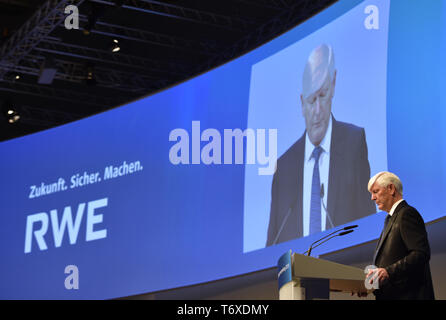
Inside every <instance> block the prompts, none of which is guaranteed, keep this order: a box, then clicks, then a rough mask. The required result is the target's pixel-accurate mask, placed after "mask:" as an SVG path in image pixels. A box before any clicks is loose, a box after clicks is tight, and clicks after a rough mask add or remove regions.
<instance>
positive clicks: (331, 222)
mask: <svg viewBox="0 0 446 320" xmlns="http://www.w3.org/2000/svg"><path fill="white" fill-rule="evenodd" d="M324 195H325V192H324V184H323V183H322V185H321V202H322V207H324V210H325V213H326V214H327V217H328V221H329V222H330V224H331V227H332V228H334V223H333V220H331V216H330V213H329V212H328V210H327V207H326V206H325V203H324Z"/></svg>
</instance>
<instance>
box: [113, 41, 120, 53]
mask: <svg viewBox="0 0 446 320" xmlns="http://www.w3.org/2000/svg"><path fill="white" fill-rule="evenodd" d="M119 50H121V47H120V46H119V41H118V39H113V42H112V45H111V51H112V52H118V51H119Z"/></svg>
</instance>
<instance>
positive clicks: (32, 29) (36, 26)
mask: <svg viewBox="0 0 446 320" xmlns="http://www.w3.org/2000/svg"><path fill="white" fill-rule="evenodd" d="M82 2H84V0H48V1H46V2H45V3H44V4H43V5H42V6H41V7H40V8H39V9H38V10H37V11H36V12H35V13H34V15H33V16H32V17H31V18H30V19H28V20H27V21H26V22H25V24H24V25H23V26H22V27H20V28H19V29H18V30H17V31H16V32H15V33H14V34H13V35H12V36H11V38H9V39H8V40H7V41H6V42H5V43H4V44H3V45H2V46H1V48H0V64H3V65H16V64H18V63H19V62H20V60H21V59H22V58H23V57H24V56H25V55H27V54H28V53H29V52H30V51H31V50H32V49H33V48H34V47H35V46H37V44H39V42H40V41H41V39H43V38H44V37H45V36H47V35H49V34H50V33H51V32H52V31H53V30H54V28H56V27H57V26H58V25H59V24H60V23H62V22H63V21H64V20H65V18H66V16H65V11H64V10H65V7H66V6H67V5H70V4H73V5H76V6H80V5H81V4H82ZM4 75H5V71H4V70H0V80H1V79H3V76H4Z"/></svg>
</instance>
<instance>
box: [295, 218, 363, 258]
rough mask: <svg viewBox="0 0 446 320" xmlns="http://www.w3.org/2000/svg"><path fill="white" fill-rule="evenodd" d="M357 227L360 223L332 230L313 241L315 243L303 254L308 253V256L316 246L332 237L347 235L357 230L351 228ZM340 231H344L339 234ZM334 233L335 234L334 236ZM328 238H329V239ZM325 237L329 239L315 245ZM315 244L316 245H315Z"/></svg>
mask: <svg viewBox="0 0 446 320" xmlns="http://www.w3.org/2000/svg"><path fill="white" fill-rule="evenodd" d="M357 227H358V225H351V226H347V227H344V228H341V229H338V230H336V231H334V232H332V233H329V234H327V235H326V236H324V237H322V238H320V239H319V240H316V241H315V242H313V243H312V244H311V245H310V248H309V249H308V250H307V251H305V252H304V253H302V254H307V256H310V255H311V251H312V250H313V249H314V248H316V247H319V246H320V245H321V244H322V243H325V242H327V241H328V240H330V239H332V238H334V237H338V236H344V235H346V234H349V233H351V232H353V231H355V230H351V229H354V228H357ZM343 230H345V231H343ZM339 231H343V232H341V233H339V234H336V233H338V232H339ZM334 234H336V235H334ZM333 235H334V236H333ZM330 236H331V237H330ZM327 238H328V239H327ZM324 239H327V240H325V241H323V242H321V243H319V244H318V245H317V246H314V245H315V244H316V243H318V242H320V241H322V240H324ZM313 246H314V247H313Z"/></svg>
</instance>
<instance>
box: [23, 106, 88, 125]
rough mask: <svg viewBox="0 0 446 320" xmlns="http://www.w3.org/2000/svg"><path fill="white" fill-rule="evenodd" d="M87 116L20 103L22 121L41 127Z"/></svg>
mask: <svg viewBox="0 0 446 320" xmlns="http://www.w3.org/2000/svg"><path fill="white" fill-rule="evenodd" d="M83 117H85V115H81V114H77V113H73V112H63V111H59V110H49V109H47V108H42V107H36V106H29V105H23V104H21V105H20V122H21V123H23V124H29V125H34V126H40V127H53V126H56V125H60V124H64V123H68V122H72V121H75V120H79V119H81V118H83Z"/></svg>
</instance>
